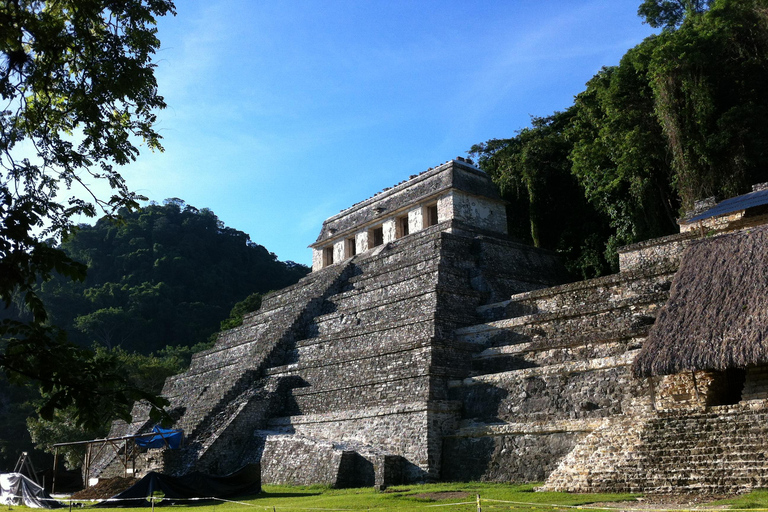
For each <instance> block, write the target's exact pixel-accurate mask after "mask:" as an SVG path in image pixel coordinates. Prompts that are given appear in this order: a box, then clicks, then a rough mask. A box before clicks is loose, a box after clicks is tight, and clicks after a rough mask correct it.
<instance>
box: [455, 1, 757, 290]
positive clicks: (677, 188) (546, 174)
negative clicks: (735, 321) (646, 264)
mask: <svg viewBox="0 0 768 512" xmlns="http://www.w3.org/2000/svg"><path fill="white" fill-rule="evenodd" d="M638 12H639V14H640V15H641V16H643V17H644V18H645V21H646V22H647V23H649V24H651V25H652V26H654V27H661V28H663V30H662V32H661V33H660V34H658V35H656V36H652V37H649V38H647V39H646V40H644V41H643V42H642V43H640V44H639V45H637V46H636V47H634V48H632V49H631V50H629V51H628V52H627V53H626V54H625V55H624V57H623V58H622V59H621V62H620V63H619V65H617V66H612V67H605V68H603V69H602V70H601V71H600V72H599V73H598V74H597V75H595V76H594V77H593V78H592V79H591V80H590V81H589V82H588V83H587V87H586V90H584V91H583V92H581V93H579V94H578V95H577V96H576V97H575V101H574V103H573V105H571V106H569V107H568V108H566V109H565V110H563V111H562V112H555V113H553V114H552V115H549V116H545V117H534V118H533V120H532V123H531V126H530V127H527V128H524V129H522V130H520V131H518V132H517V133H516V135H515V136H514V137H511V138H508V139H492V140H489V141H487V142H484V143H481V144H477V145H475V146H473V147H472V148H471V149H470V155H472V156H474V157H475V158H477V160H478V161H479V165H480V166H481V167H482V168H483V169H484V170H486V171H487V172H488V173H489V174H490V175H491V176H492V177H493V179H494V181H495V182H496V183H497V184H498V185H499V186H500V188H501V190H502V192H503V194H504V196H505V198H506V199H508V200H509V201H510V202H511V206H510V208H509V227H510V233H511V234H512V235H514V236H517V237H518V238H520V239H523V240H526V241H528V242H530V243H533V244H534V245H536V246H539V247H544V248H548V249H553V250H556V251H558V252H560V253H562V254H563V255H564V256H565V258H566V261H567V264H568V266H569V268H570V270H571V271H572V272H573V273H574V274H575V276H576V277H585V278H586V277H593V276H597V275H601V274H605V273H608V272H612V271H616V270H617V267H618V257H617V253H616V250H617V248H618V247H620V246H622V245H626V244H629V243H633V242H637V241H640V240H646V239H648V238H653V237H657V236H662V235H666V234H671V233H675V232H677V230H678V228H677V224H676V221H677V219H678V218H679V217H681V216H682V215H683V214H684V212H686V211H689V210H690V209H691V208H692V207H693V204H694V202H695V201H696V200H698V199H702V198H705V197H709V196H716V197H718V198H725V197H730V196H734V195H737V194H740V193H745V192H748V191H749V190H750V186H751V185H752V184H753V183H759V182H765V181H768V1H766V0H715V1H703V0H687V1H686V0H674V1H673V0H646V1H645V2H643V4H642V5H641V6H640V9H639V11H638Z"/></svg>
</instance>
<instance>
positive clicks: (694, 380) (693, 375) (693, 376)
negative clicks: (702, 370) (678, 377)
mask: <svg viewBox="0 0 768 512" xmlns="http://www.w3.org/2000/svg"><path fill="white" fill-rule="evenodd" d="M691 379H693V391H694V392H695V393H696V403H697V404H698V403H699V402H700V401H701V397H699V386H698V385H697V384H696V372H695V371H693V370H691ZM701 405H706V404H701Z"/></svg>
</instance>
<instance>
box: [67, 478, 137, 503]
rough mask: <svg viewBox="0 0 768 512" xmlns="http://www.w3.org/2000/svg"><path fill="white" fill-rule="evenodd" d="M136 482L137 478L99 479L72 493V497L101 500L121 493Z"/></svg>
mask: <svg viewBox="0 0 768 512" xmlns="http://www.w3.org/2000/svg"><path fill="white" fill-rule="evenodd" d="M136 482H138V480H136V479H135V478H121V477H115V478H105V479H104V480H99V483H97V484H96V485H94V486H91V487H89V488H87V489H83V490H82V491H79V492H76V493H75V494H73V495H72V498H74V499H76V500H101V499H106V498H111V497H112V496H114V495H115V494H120V493H121V492H123V491H124V490H126V489H127V488H129V487H130V486H132V485H133V484H135V483H136Z"/></svg>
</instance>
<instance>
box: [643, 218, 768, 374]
mask: <svg viewBox="0 0 768 512" xmlns="http://www.w3.org/2000/svg"><path fill="white" fill-rule="evenodd" d="M767 249H768V226H762V227H757V228H754V229H750V230H744V231H739V232H736V233H731V234H727V235H722V236H717V237H713V238H708V239H703V240H699V241H697V242H695V243H693V244H692V245H691V246H690V247H688V248H687V249H686V252H685V253H684V255H683V258H682V263H681V266H680V269H679V271H678V272H677V275H676V276H675V278H674V280H673V282H672V289H671V293H670V298H669V301H668V302H667V304H666V305H665V306H664V308H663V309H662V310H661V312H660V313H659V317H658V319H657V320H656V323H655V325H654V326H653V328H652V329H651V332H650V335H649V336H648V339H647V340H646V342H645V344H644V345H643V347H642V350H641V351H640V353H639V354H638V356H637V358H636V359H635V361H634V363H633V366H632V371H633V373H634V375H635V376H636V377H651V376H657V375H670V374H675V373H680V372H682V371H685V370H689V371H690V370H715V371H723V370H727V369H732V368H746V367H748V366H755V365H762V364H768V250H767Z"/></svg>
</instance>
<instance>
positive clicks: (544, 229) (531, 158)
mask: <svg viewBox="0 0 768 512" xmlns="http://www.w3.org/2000/svg"><path fill="white" fill-rule="evenodd" d="M575 115H576V110H575V108H571V109H569V110H567V111H565V112H556V113H555V114H553V115H552V116H549V117H546V118H537V117H534V118H533V119H532V125H531V126H530V127H528V128H524V129H522V130H520V131H519V132H518V133H517V135H516V136H515V137H513V138H511V139H494V140H490V141H487V142H485V143H483V144H477V145H475V146H473V147H472V148H471V149H470V154H472V155H473V156H475V157H477V158H478V160H479V165H480V166H481V167H482V168H483V169H484V170H485V171H486V172H488V173H489V175H490V176H491V178H492V179H493V180H494V181H495V182H496V183H497V184H498V185H499V187H500V189H501V192H502V194H503V196H504V197H505V198H506V199H507V200H508V201H509V202H510V205H509V207H508V211H507V219H508V223H509V233H510V234H511V235H512V236H514V237H516V238H519V239H521V240H523V241H529V242H531V243H532V244H533V245H535V246H536V247H543V248H546V249H551V250H555V251H558V252H559V253H561V254H563V256H564V257H565V262H566V266H567V267H568V268H569V270H570V271H571V272H572V273H573V274H574V275H575V276H580V277H583V278H586V277H594V276H597V275H600V274H602V273H604V272H605V271H606V270H607V269H608V265H607V262H606V261H605V259H604V258H603V257H602V256H601V253H602V245H603V243H604V238H605V237H606V236H608V235H607V234H606V231H607V230H608V223H607V220H606V218H605V217H604V216H602V215H601V214H600V213H598V212H597V211H596V210H595V209H594V208H593V207H592V206H590V205H589V204H588V203H587V201H586V200H585V198H584V190H583V188H581V186H580V185H579V183H578V181H577V180H576V178H575V177H574V176H573V175H572V173H571V162H570V161H569V159H568V157H569V155H570V154H571V152H572V150H573V143H572V141H571V139H570V138H569V133H570V130H571V127H572V124H573V119H574V116H575Z"/></svg>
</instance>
